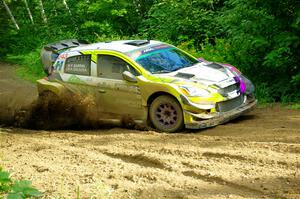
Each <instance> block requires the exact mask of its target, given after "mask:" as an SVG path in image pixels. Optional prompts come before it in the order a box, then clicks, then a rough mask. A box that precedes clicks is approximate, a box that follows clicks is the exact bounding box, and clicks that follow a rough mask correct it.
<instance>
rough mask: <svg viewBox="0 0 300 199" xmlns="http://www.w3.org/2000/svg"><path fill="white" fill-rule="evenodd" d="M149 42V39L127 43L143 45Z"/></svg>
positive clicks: (128, 43)
mask: <svg viewBox="0 0 300 199" xmlns="http://www.w3.org/2000/svg"><path fill="white" fill-rule="evenodd" d="M149 43H150V41H149V40H134V41H130V42H126V43H125V44H127V45H132V46H142V45H146V44H149Z"/></svg>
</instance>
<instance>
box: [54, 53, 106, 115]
mask: <svg viewBox="0 0 300 199" xmlns="http://www.w3.org/2000/svg"><path fill="white" fill-rule="evenodd" d="M96 70H97V65H96V63H95V62H93V61H92V60H91V54H86V55H82V54H80V53H77V52H73V53H69V56H68V58H67V59H66V61H65V64H64V65H63V69H62V71H61V73H60V77H61V79H62V83H63V84H64V86H65V87H66V88H67V89H68V91H70V92H71V93H72V94H73V95H72V98H70V99H68V100H74V102H76V103H79V104H76V106H77V107H78V106H85V107H84V109H85V111H86V114H88V116H89V117H91V118H90V119H93V120H94V119H95V120H98V119H101V115H102V112H103V111H104V110H103V106H102V104H103V102H102V101H101V100H99V99H101V98H100V93H99V92H98V87H97V83H98V80H97V74H96ZM74 102H71V101H70V102H69V103H74Z"/></svg>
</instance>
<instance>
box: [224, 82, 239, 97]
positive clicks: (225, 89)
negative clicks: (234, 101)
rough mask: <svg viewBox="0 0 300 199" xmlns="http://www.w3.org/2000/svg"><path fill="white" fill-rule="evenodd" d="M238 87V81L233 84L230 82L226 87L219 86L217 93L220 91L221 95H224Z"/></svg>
mask: <svg viewBox="0 0 300 199" xmlns="http://www.w3.org/2000/svg"><path fill="white" fill-rule="evenodd" d="M239 88H240V85H239V84H238V83H235V84H232V85H230V86H227V87H225V88H221V89H220V90H219V93H220V94H221V95H223V96H225V97H226V96H227V94H228V93H231V92H233V91H235V90H238V89H239Z"/></svg>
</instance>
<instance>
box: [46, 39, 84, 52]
mask: <svg viewBox="0 0 300 199" xmlns="http://www.w3.org/2000/svg"><path fill="white" fill-rule="evenodd" d="M87 44H89V42H87V41H85V40H78V39H67V40H62V41H59V42H55V43H52V44H48V45H46V46H44V49H45V50H47V51H52V52H57V53H58V52H59V51H62V50H66V49H69V48H75V47H78V46H83V45H87Z"/></svg>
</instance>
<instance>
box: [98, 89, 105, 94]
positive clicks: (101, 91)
mask: <svg viewBox="0 0 300 199" xmlns="http://www.w3.org/2000/svg"><path fill="white" fill-rule="evenodd" d="M98 92H99V93H106V91H105V90H102V89H99V90H98Z"/></svg>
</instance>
